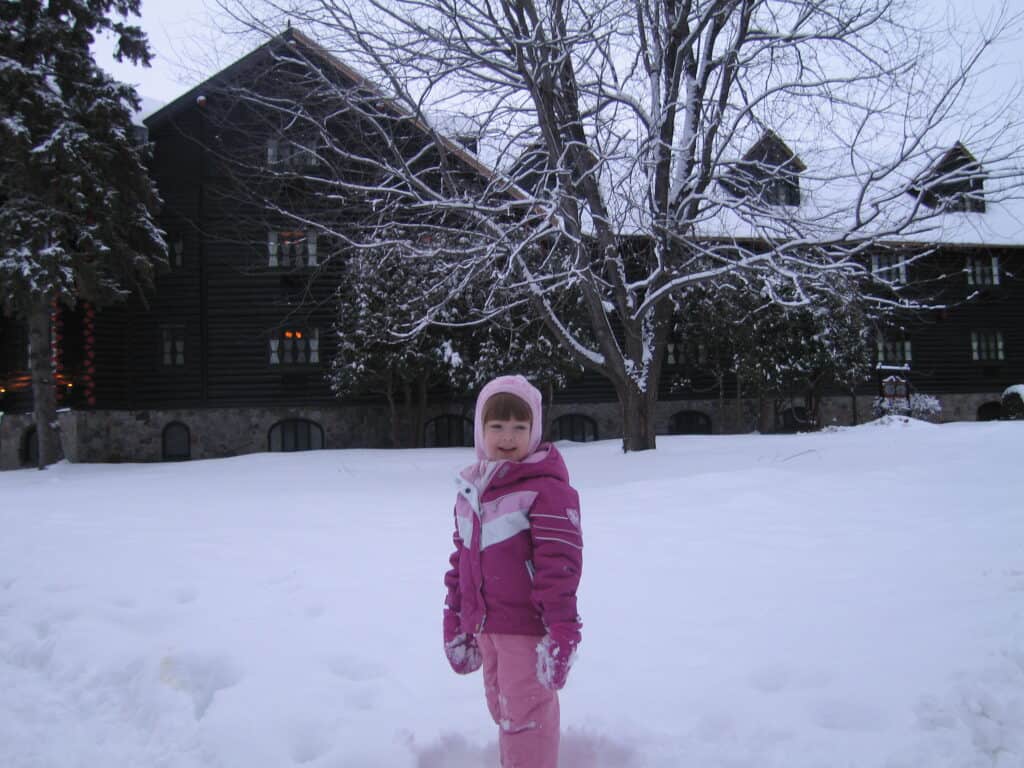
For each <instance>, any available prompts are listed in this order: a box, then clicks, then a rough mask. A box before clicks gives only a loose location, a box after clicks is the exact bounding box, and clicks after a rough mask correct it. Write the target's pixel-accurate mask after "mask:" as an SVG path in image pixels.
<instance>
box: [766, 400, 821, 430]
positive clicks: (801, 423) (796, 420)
mask: <svg viewBox="0 0 1024 768" xmlns="http://www.w3.org/2000/svg"><path fill="white" fill-rule="evenodd" d="M813 427H814V425H813V424H812V423H811V417H810V415H809V414H808V413H807V409H806V408H804V407H803V406H800V405H797V406H793V407H792V408H787V409H786V410H784V411H782V412H781V413H780V414H779V421H778V423H777V424H776V429H775V431H776V432H787V433H793V432H805V431H807V430H808V429H812V428H813Z"/></svg>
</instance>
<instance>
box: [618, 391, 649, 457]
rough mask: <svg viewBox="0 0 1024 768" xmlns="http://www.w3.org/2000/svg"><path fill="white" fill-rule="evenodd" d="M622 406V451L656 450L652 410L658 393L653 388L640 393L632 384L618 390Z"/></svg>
mask: <svg viewBox="0 0 1024 768" xmlns="http://www.w3.org/2000/svg"><path fill="white" fill-rule="evenodd" d="M618 394H619V404H620V405H621V406H622V451H623V453H629V452H631V451H649V450H653V449H654V448H656V447H657V446H656V444H655V442H656V441H655V435H654V410H655V406H656V405H657V403H658V393H657V390H656V389H654V388H653V387H650V388H648V390H647V391H646V392H641V391H640V390H639V389H637V388H636V386H635V385H634V384H633V383H632V382H627V383H626V385H625V386H624V387H622V388H620V389H619V393H618Z"/></svg>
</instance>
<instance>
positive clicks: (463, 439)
mask: <svg viewBox="0 0 1024 768" xmlns="http://www.w3.org/2000/svg"><path fill="white" fill-rule="evenodd" d="M423 444H424V445H425V446H426V447H427V448H459V447H466V446H471V445H473V422H472V421H470V420H469V419H467V418H466V417H465V416H460V415H456V414H453V413H445V414H442V415H440V416H438V417H437V418H434V419H431V420H430V421H428V422H427V423H426V426H424V428H423Z"/></svg>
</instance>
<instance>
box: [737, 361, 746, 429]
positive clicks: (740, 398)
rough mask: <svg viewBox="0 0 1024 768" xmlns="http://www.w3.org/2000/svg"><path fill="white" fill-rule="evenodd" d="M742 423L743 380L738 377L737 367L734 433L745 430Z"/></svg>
mask: <svg viewBox="0 0 1024 768" xmlns="http://www.w3.org/2000/svg"><path fill="white" fill-rule="evenodd" d="M746 431H747V430H746V429H745V425H744V423H743V380H742V378H741V377H740V372H739V369H738V368H737V370H736V434H742V433H744V432H746Z"/></svg>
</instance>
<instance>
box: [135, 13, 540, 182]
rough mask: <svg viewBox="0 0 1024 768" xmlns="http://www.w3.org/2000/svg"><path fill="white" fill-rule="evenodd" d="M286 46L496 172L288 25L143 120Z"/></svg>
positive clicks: (488, 174) (172, 110)
mask: <svg viewBox="0 0 1024 768" xmlns="http://www.w3.org/2000/svg"><path fill="white" fill-rule="evenodd" d="M287 48H294V49H298V50H299V51H300V52H301V53H302V54H303V55H304V56H306V57H308V58H310V59H311V60H313V61H315V62H316V63H317V65H318V66H322V67H325V68H327V69H330V70H331V71H333V72H334V73H335V74H337V75H339V76H340V80H341V82H342V83H347V84H349V85H351V86H352V87H353V88H361V89H363V90H365V91H366V92H367V93H368V94H371V97H372V98H374V99H376V100H378V107H380V108H383V109H387V110H389V111H390V112H391V113H392V114H393V115H394V116H395V117H404V118H408V119H410V120H412V121H413V124H414V125H415V126H416V127H417V128H419V129H420V130H422V131H423V133H424V134H433V135H436V136H437V137H438V141H439V142H440V143H441V145H442V146H443V147H444V149H445V151H446V152H448V153H450V154H451V155H453V156H455V157H457V158H458V159H459V160H461V161H462V162H463V163H465V165H466V166H468V167H469V168H471V169H472V170H474V171H476V172H477V173H479V174H480V175H481V176H483V177H485V178H487V179H489V180H490V179H493V178H496V177H498V176H499V174H498V173H497V171H495V170H494V169H493V168H491V167H489V166H487V165H485V164H484V163H482V162H481V161H480V160H479V159H478V158H477V157H476V156H475V155H474V154H473V153H472V152H470V151H468V150H467V149H466V147H464V146H463V145H462V144H460V143H459V142H458V141H456V140H455V139H453V138H451V137H448V136H445V135H443V134H441V133H438V132H436V131H435V130H433V129H432V128H431V126H429V125H428V124H427V123H426V122H425V121H424V120H423V119H421V118H420V117H417V116H415V115H413V114H412V113H411V112H409V111H408V110H407V109H405V108H404V107H403V106H402V105H401V104H399V103H398V102H397V101H396V100H395V99H394V98H393V97H392V96H391V95H390V94H387V93H385V91H384V89H383V88H381V87H380V86H379V85H378V84H377V83H375V82H373V81H372V80H370V79H369V78H368V77H366V76H364V75H363V74H362V73H360V72H359V71H358V70H356V69H354V68H352V67H350V66H348V65H347V64H345V63H344V62H343V61H341V60H339V59H338V58H337V57H336V56H334V55H333V54H332V53H330V52H329V51H328V50H327V49H326V48H323V47H322V46H320V45H318V44H317V43H315V42H313V41H312V40H311V39H310V38H308V37H307V36H306V35H304V34H302V33H301V32H299V31H298V30H296V29H292V28H291V27H289V28H288V29H286V30H285V31H284V32H282V33H280V34H279V35H276V36H275V37H272V38H270V39H269V40H267V42H265V43H263V45H261V46H259V47H258V48H255V49H254V50H252V51H250V52H249V53H247V54H246V55H245V56H243V57H242V58H240V59H238V61H236V62H234V63H233V64H231V65H230V66H228V67H225V68H224V69H222V70H221V71H220V72H217V73H216V74H214V75H212V76H211V77H209V78H208V79H206V80H204V81H203V82H202V83H200V84H199V85H197V86H195V87H193V88H192V89H190V90H189V91H186V92H185V93H184V94H182V95H181V96H179V97H178V98H176V99H175V100H174V101H172V102H171V103H170V104H167V105H165V106H164V107H162V108H160V109H158V110H157V111H156V112H154V113H153V114H151V115H150V116H149V117H147V118H146V119H145V120H144V121H143V122H144V123H145V125H146V127H147V128H149V129H150V131H152V130H154V129H155V128H157V127H159V126H161V125H163V124H164V123H166V122H168V121H170V120H173V119H174V118H175V117H177V116H179V115H180V114H181V113H182V112H184V111H185V110H186V109H189V108H192V107H195V105H196V103H197V99H199V97H200V96H203V95H205V94H206V93H207V92H209V91H210V90H211V88H212V87H213V86H214V85H217V84H220V83H226V82H231V81H233V80H236V79H239V78H242V77H244V75H245V73H246V72H248V71H250V70H251V69H252V68H253V67H259V66H260V64H261V63H262V62H263V61H264V60H265V59H266V58H267V56H268V55H269V54H271V53H273V52H275V51H281V50H285V49H287ZM509 192H510V194H512V195H513V196H516V197H525V195H524V194H523V193H522V191H521V190H518V189H517V188H516V187H515V186H514V185H511V184H510V185H509Z"/></svg>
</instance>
